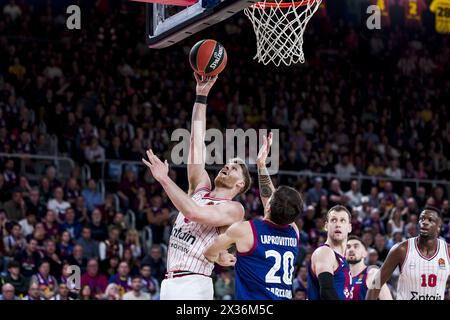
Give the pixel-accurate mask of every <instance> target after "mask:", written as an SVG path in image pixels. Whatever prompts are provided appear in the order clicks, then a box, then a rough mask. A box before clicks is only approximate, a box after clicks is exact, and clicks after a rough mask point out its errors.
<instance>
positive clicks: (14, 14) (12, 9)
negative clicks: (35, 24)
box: [3, 0, 22, 21]
mask: <svg viewBox="0 0 450 320" xmlns="http://www.w3.org/2000/svg"><path fill="white" fill-rule="evenodd" d="M3 13H4V14H5V15H8V16H10V17H11V20H12V21H16V19H17V18H19V17H20V16H21V15H22V10H21V9H20V7H19V6H18V5H17V4H16V1H15V0H9V3H8V4H7V5H5V6H4V7H3Z"/></svg>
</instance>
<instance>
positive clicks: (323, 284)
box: [311, 246, 339, 300]
mask: <svg viewBox="0 0 450 320" xmlns="http://www.w3.org/2000/svg"><path fill="white" fill-rule="evenodd" d="M311 262H312V268H313V272H314V273H315V274H316V275H317V279H318V281H319V286H320V298H321V299H322V300H339V295H338V294H337V291H336V288H335V286H334V281H333V274H334V270H335V269H336V257H335V254H334V252H333V250H332V249H330V248H329V247H326V246H323V247H321V248H319V249H317V250H316V251H314V253H313V255H312V256H311Z"/></svg>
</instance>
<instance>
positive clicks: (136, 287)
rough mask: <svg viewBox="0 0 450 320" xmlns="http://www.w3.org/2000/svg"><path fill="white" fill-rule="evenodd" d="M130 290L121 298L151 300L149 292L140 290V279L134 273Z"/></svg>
mask: <svg viewBox="0 0 450 320" xmlns="http://www.w3.org/2000/svg"><path fill="white" fill-rule="evenodd" d="M131 289H132V290H131V291H129V292H127V293H125V294H124V296H123V300H151V296H150V294H149V293H147V292H145V291H143V290H142V279H141V277H140V276H138V275H136V276H134V277H133V278H132V280H131Z"/></svg>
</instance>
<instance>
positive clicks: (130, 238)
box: [124, 229, 142, 259]
mask: <svg viewBox="0 0 450 320" xmlns="http://www.w3.org/2000/svg"><path fill="white" fill-rule="evenodd" d="M124 247H125V248H129V249H130V250H131V252H132V255H133V258H135V259H138V258H140V257H141V255H142V250H141V244H140V243H139V233H138V232H137V230H135V229H130V230H128V232H127V237H126V239H125V244H124Z"/></svg>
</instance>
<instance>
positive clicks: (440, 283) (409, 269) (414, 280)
mask: <svg viewBox="0 0 450 320" xmlns="http://www.w3.org/2000/svg"><path fill="white" fill-rule="evenodd" d="M441 227H442V217H441V213H440V211H439V210H438V209H436V208H433V207H425V209H424V210H423V211H422V212H421V213H420V216H419V228H420V233H419V236H418V237H413V238H410V239H407V240H405V241H403V242H401V243H400V244H398V245H397V246H395V247H393V248H392V249H391V251H390V252H389V254H388V256H387V258H386V260H385V261H384V264H383V265H382V266H381V269H380V270H379V271H378V273H377V275H376V277H375V279H374V280H373V282H372V283H371V284H370V288H369V290H368V292H367V300H376V299H377V298H378V296H379V294H380V289H379V288H380V286H382V285H384V284H385V283H386V281H388V280H389V279H390V277H391V275H392V273H393V272H394V270H395V268H397V266H399V267H400V278H399V280H398V286H397V297H396V298H397V300H444V295H445V285H446V283H447V280H448V277H449V274H450V256H449V245H448V244H447V243H446V242H445V240H443V239H440V238H439V234H440V231H441Z"/></svg>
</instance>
